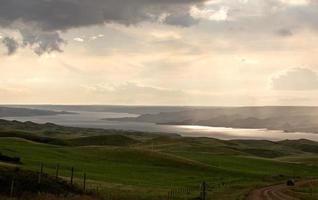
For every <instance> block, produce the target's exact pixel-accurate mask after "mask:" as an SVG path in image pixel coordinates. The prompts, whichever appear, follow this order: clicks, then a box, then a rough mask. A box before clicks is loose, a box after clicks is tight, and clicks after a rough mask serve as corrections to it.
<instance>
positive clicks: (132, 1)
mask: <svg viewBox="0 0 318 200" xmlns="http://www.w3.org/2000/svg"><path fill="white" fill-rule="evenodd" d="M202 2H204V0H2V1H1V6H0V24H1V25H2V26H9V25H11V24H12V23H13V22H15V21H19V20H20V21H23V22H26V23H32V24H35V25H36V26H38V27H40V28H42V29H44V30H66V29H69V28H72V27H81V26H88V25H95V24H102V23H107V22H115V23H121V24H127V25H129V24H136V23H139V22H142V21H145V20H154V19H156V18H158V17H159V16H160V15H161V14H164V13H166V14H170V16H173V17H174V18H175V19H177V18H180V20H182V21H181V22H180V23H181V24H180V25H183V24H184V22H183V18H182V16H185V13H188V10H189V8H190V6H191V5H198V4H200V3H202ZM187 17H189V16H187ZM173 23H174V24H178V22H177V21H176V20H174V21H173Z"/></svg>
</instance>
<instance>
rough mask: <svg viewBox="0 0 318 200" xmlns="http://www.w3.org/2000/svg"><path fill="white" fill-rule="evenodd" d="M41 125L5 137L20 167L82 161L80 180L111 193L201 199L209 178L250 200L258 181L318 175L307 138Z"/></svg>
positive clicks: (227, 194)
mask: <svg viewBox="0 0 318 200" xmlns="http://www.w3.org/2000/svg"><path fill="white" fill-rule="evenodd" d="M7 123H10V122H7ZM12 123H17V122H12ZM39 126H43V127H42V128H41V129H40V130H38V131H33V130H34V129H31V130H29V129H28V128H25V129H24V132H23V133H21V129H18V130H16V131H15V130H14V129H13V128H12V127H11V128H10V129H11V131H10V132H6V135H5V137H0V152H1V153H2V154H3V155H6V156H9V157H12V158H13V157H18V158H20V160H21V162H22V164H19V165H16V166H19V167H20V168H21V169H25V170H31V171H39V168H40V163H43V164H44V171H45V172H46V173H48V174H51V175H55V170H56V166H57V164H59V166H60V168H59V169H60V171H59V174H60V176H61V177H63V178H64V179H65V180H69V176H70V174H71V168H72V167H74V169H75V181H76V182H77V183H78V184H82V177H83V173H84V172H86V173H87V178H88V187H90V188H93V189H94V188H95V189H96V187H98V188H99V191H100V193H101V194H102V195H103V196H104V197H105V198H106V199H107V198H108V197H109V196H110V195H111V196H112V199H163V198H167V195H168V194H169V193H170V192H171V190H172V191H173V192H174V195H176V198H175V199H178V198H180V199H182V198H183V199H184V198H185V196H184V195H186V196H187V197H189V198H190V197H191V198H195V197H198V196H199V194H200V187H199V185H200V183H202V181H206V182H207V183H208V185H209V194H210V196H209V198H212V197H213V198H214V199H222V200H223V199H224V200H227V199H243V198H244V195H245V194H246V193H247V192H248V191H249V190H250V189H252V188H254V187H256V186H261V185H265V184H271V183H275V182H280V181H285V180H286V179H288V178H289V177H299V178H306V177H316V176H317V175H318V174H317V172H318V161H317V159H316V158H317V151H316V146H318V143H316V142H312V141H307V140H298V141H281V142H270V141H252V140H231V141H222V140H217V139H211V138H183V137H179V136H177V135H172V136H167V135H160V134H149V135H148V134H146V133H135V132H123V131H118V132H117V134H116V132H114V131H109V132H107V130H97V129H96V130H94V131H93V132H94V134H91V133H92V132H89V133H88V135H86V136H85V135H84V133H85V130H86V129H83V130H80V129H78V128H74V129H73V128H70V129H68V128H67V127H65V130H67V131H66V134H67V135H68V134H70V132H71V131H70V130H80V131H81V133H82V134H80V135H81V136H79V137H78V135H77V134H75V136H74V135H72V137H64V136H63V132H62V131H61V130H63V128H64V127H63V128H62V127H58V128H57V130H58V131H60V133H59V137H58V138H55V137H47V135H46V134H43V135H41V134H40V133H41V130H43V129H45V128H46V127H45V125H39ZM50 126H53V125H50ZM4 129H5V127H0V130H4ZM2 134H3V136H4V133H2ZM10 134H11V135H10ZM53 135H54V134H53ZM0 136H1V131H0ZM39 138H40V139H39ZM43 138H46V140H43ZM55 140H56V141H59V142H52V141H55ZM48 141H49V142H48ZM0 165H6V166H7V165H10V166H12V163H10V164H8V163H5V162H2V164H1V161H0ZM182 191H189V192H187V193H184V192H182Z"/></svg>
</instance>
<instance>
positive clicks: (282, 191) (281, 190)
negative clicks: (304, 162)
mask: <svg viewBox="0 0 318 200" xmlns="http://www.w3.org/2000/svg"><path fill="white" fill-rule="evenodd" d="M317 183H318V180H316V179H315V180H302V181H298V182H296V185H295V186H293V187H290V186H287V185H286V184H278V185H271V186H267V187H264V188H259V189H256V190H253V191H252V192H250V194H249V195H248V196H247V198H246V200H298V198H297V197H293V196H292V195H291V193H288V192H287V191H288V190H289V189H291V188H295V187H301V186H304V185H310V184H317Z"/></svg>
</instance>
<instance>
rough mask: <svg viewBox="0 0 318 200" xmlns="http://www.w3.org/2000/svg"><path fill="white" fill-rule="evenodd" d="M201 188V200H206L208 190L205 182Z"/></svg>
mask: <svg viewBox="0 0 318 200" xmlns="http://www.w3.org/2000/svg"><path fill="white" fill-rule="evenodd" d="M201 187H202V188H201V189H202V192H201V199H202V200H206V198H207V189H208V185H207V183H206V182H205V181H203V183H202V186H201Z"/></svg>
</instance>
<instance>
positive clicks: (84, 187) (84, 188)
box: [83, 172, 86, 192]
mask: <svg viewBox="0 0 318 200" xmlns="http://www.w3.org/2000/svg"><path fill="white" fill-rule="evenodd" d="M83 190H84V192H85V191H86V173H85V172H84V177H83Z"/></svg>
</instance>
